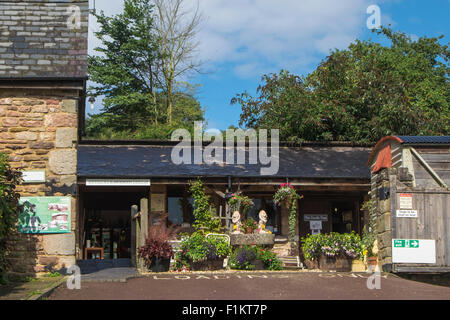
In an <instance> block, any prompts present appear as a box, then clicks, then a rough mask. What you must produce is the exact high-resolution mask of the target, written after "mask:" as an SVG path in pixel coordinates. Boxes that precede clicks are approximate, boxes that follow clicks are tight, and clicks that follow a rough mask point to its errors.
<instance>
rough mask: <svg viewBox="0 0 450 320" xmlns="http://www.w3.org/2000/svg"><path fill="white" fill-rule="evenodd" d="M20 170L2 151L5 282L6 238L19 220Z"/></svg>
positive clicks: (0, 233)
mask: <svg viewBox="0 0 450 320" xmlns="http://www.w3.org/2000/svg"><path fill="white" fill-rule="evenodd" d="M20 175H21V174H20V172H18V171H15V170H12V169H11V167H10V165H9V163H8V157H7V155H6V154H3V153H0V283H4V282H5V267H6V262H5V250H6V240H7V239H8V235H10V233H11V231H12V230H14V228H15V226H16V224H17V221H18V211H19V206H18V203H19V197H20V196H19V194H18V193H17V192H16V185H18V184H19V183H20Z"/></svg>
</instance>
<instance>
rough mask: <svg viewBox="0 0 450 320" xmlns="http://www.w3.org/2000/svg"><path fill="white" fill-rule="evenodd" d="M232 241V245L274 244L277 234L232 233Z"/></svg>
mask: <svg viewBox="0 0 450 320" xmlns="http://www.w3.org/2000/svg"><path fill="white" fill-rule="evenodd" d="M230 241H231V245H232V246H245V245H257V246H261V245H264V246H273V245H274V243H275V235H274V234H273V233H252V234H230Z"/></svg>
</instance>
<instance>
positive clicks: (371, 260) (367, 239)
mask: <svg viewBox="0 0 450 320" xmlns="http://www.w3.org/2000/svg"><path fill="white" fill-rule="evenodd" d="M375 241H376V235H375V234H374V233H372V232H364V234H363V237H362V247H363V255H364V257H365V258H366V261H367V263H368V265H371V266H376V265H377V254H376V253H374V252H373V251H374V250H373V249H374V244H375Z"/></svg>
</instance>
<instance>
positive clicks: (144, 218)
mask: <svg viewBox="0 0 450 320" xmlns="http://www.w3.org/2000/svg"><path fill="white" fill-rule="evenodd" d="M148 216H149V214H148V199H146V198H142V199H141V230H140V235H139V245H140V246H142V245H144V244H145V240H146V238H147V235H148ZM139 262H140V263H139V265H140V268H141V269H142V270H143V269H144V261H143V260H142V259H139Z"/></svg>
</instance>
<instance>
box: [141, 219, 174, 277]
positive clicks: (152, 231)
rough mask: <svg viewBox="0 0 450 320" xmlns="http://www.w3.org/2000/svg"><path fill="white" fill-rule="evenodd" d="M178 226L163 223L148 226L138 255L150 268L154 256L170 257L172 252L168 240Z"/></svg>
mask: <svg viewBox="0 0 450 320" xmlns="http://www.w3.org/2000/svg"><path fill="white" fill-rule="evenodd" d="M178 230H179V228H177V227H175V226H170V227H166V226H165V225H163V224H161V225H157V226H150V228H149V230H148V235H147V238H146V239H145V245H143V246H141V247H140V248H139V257H141V258H143V259H144V261H145V264H146V266H147V267H149V268H150V265H151V264H152V260H153V259H154V258H160V259H170V258H171V257H172V256H173V254H174V252H173V248H172V245H171V244H170V243H169V240H171V239H173V238H174V237H175V235H176V233H177V232H178Z"/></svg>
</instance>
